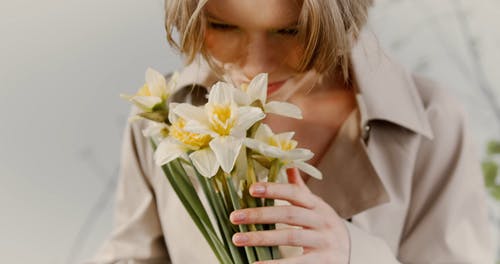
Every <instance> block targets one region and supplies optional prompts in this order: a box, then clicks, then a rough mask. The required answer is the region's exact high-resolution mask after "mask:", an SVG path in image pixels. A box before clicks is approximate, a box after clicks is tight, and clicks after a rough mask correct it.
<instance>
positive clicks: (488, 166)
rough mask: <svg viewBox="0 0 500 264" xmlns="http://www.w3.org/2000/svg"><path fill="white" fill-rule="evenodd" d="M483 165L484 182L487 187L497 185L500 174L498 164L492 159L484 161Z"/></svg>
mask: <svg viewBox="0 0 500 264" xmlns="http://www.w3.org/2000/svg"><path fill="white" fill-rule="evenodd" d="M481 165H482V169H483V175H484V184H485V185H486V187H493V186H495V179H496V177H497V175H498V165H497V164H496V163H495V162H493V161H491V160H489V161H484V162H483V163H482V164H481Z"/></svg>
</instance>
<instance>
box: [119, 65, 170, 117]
mask: <svg viewBox="0 0 500 264" xmlns="http://www.w3.org/2000/svg"><path fill="white" fill-rule="evenodd" d="M177 78H178V73H177V72H176V73H174V74H173V75H172V77H171V78H170V80H169V81H168V83H167V81H166V79H165V77H164V76H163V75H162V74H161V73H159V72H157V71H156V70H153V69H152V68H148V69H147V70H146V83H145V84H144V85H143V86H142V87H141V88H140V89H139V91H138V92H137V93H136V94H135V95H126V94H121V95H120V97H122V98H123V99H125V100H129V101H130V102H132V103H133V104H134V105H136V106H137V107H138V108H140V109H141V110H142V111H144V112H147V113H148V112H153V111H154V110H165V109H166V101H167V99H168V97H169V96H170V95H171V94H172V93H173V92H174V89H175V86H176V83H177Z"/></svg>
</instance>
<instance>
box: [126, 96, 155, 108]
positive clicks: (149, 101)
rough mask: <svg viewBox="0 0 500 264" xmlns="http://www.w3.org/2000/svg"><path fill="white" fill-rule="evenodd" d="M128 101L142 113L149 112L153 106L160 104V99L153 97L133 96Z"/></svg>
mask: <svg viewBox="0 0 500 264" xmlns="http://www.w3.org/2000/svg"><path fill="white" fill-rule="evenodd" d="M130 101H131V102H132V103H134V104H135V105H136V106H138V107H139V108H141V109H142V110H144V111H150V110H151V109H153V107H154V106H155V105H157V104H159V103H161V99H160V98H159V97H154V96H134V97H132V98H130Z"/></svg>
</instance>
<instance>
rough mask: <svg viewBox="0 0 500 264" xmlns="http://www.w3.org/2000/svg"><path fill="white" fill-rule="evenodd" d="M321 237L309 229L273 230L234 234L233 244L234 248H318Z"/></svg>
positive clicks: (321, 241) (321, 243) (320, 243)
mask: <svg viewBox="0 0 500 264" xmlns="http://www.w3.org/2000/svg"><path fill="white" fill-rule="evenodd" d="M322 236H323V235H321V233H318V232H317V231H313V230H310V229H297V228H287V229H277V230H276V229H275V230H267V231H255V232H244V233H236V234H234V235H233V243H234V244H235V245H236V246H296V247H307V248H320V247H321V246H322V245H323V244H324V243H325V242H324V241H323V239H321V237H322Z"/></svg>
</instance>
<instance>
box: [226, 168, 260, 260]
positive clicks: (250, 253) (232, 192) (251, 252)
mask: <svg viewBox="0 0 500 264" xmlns="http://www.w3.org/2000/svg"><path fill="white" fill-rule="evenodd" d="M226 182H229V183H230V184H229V196H230V198H231V202H232V204H233V207H234V209H235V210H239V209H241V207H240V198H239V197H238V194H237V193H236V189H235V188H234V185H233V184H232V180H231V178H229V177H228V178H226ZM238 227H239V229H240V232H248V227H247V226H246V225H243V224H242V225H238ZM245 253H246V257H247V260H248V263H250V264H252V263H254V262H255V261H257V259H256V257H255V249H254V247H248V246H246V247H245Z"/></svg>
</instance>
